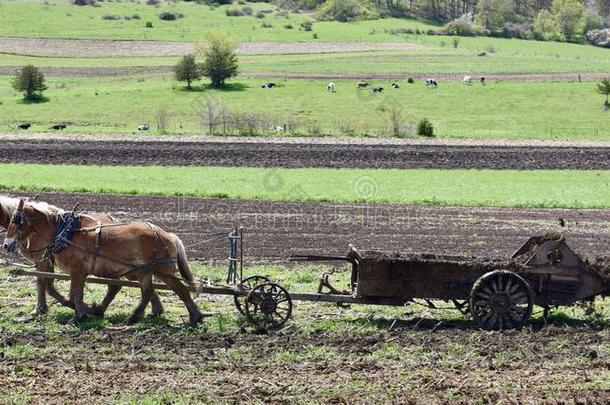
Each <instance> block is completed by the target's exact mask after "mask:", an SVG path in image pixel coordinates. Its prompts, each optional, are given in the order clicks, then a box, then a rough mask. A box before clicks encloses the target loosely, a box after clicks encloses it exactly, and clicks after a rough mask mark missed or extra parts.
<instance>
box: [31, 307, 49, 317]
mask: <svg viewBox="0 0 610 405" xmlns="http://www.w3.org/2000/svg"><path fill="white" fill-rule="evenodd" d="M48 312H49V307H46V306H44V307H36V309H35V310H34V311H32V313H31V314H30V315H32V316H34V317H38V316H43V315H46V314H47V313H48Z"/></svg>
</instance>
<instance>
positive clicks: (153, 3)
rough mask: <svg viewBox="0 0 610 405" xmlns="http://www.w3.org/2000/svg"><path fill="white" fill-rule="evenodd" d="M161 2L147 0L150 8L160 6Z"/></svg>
mask: <svg viewBox="0 0 610 405" xmlns="http://www.w3.org/2000/svg"><path fill="white" fill-rule="evenodd" d="M160 2H161V1H160V0H146V4H148V5H149V6H158V5H159V3H160Z"/></svg>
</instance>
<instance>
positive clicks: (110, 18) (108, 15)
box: [102, 14, 121, 21]
mask: <svg viewBox="0 0 610 405" xmlns="http://www.w3.org/2000/svg"><path fill="white" fill-rule="evenodd" d="M120 19H121V16H119V15H110V14H106V15H104V16H102V20H109V21H114V20H120Z"/></svg>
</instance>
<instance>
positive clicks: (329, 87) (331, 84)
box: [327, 82, 337, 93]
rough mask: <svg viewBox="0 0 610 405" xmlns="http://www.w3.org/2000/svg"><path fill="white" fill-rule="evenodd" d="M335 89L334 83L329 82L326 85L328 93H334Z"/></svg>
mask: <svg viewBox="0 0 610 405" xmlns="http://www.w3.org/2000/svg"><path fill="white" fill-rule="evenodd" d="M336 87H337V86H336V85H335V83H334V82H330V83H328V86H327V89H328V91H330V92H332V93H334V92H335V90H336Z"/></svg>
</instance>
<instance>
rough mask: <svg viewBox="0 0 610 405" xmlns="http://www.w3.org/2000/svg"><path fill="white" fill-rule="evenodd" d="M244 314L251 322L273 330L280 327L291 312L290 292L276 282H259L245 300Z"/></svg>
mask: <svg viewBox="0 0 610 405" xmlns="http://www.w3.org/2000/svg"><path fill="white" fill-rule="evenodd" d="M245 308H246V316H247V317H248V320H249V321H250V322H252V324H254V325H256V326H258V327H260V328H263V329H266V330H273V329H279V328H281V327H282V326H283V325H284V324H285V323H286V322H287V321H288V319H290V315H291V314H292V299H291V298H290V293H288V291H287V290H286V289H285V288H284V287H282V286H281V285H279V284H277V283H264V284H259V285H257V286H256V287H254V288H253V289H252V291H250V294H248V296H247V297H246V302H245Z"/></svg>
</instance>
